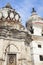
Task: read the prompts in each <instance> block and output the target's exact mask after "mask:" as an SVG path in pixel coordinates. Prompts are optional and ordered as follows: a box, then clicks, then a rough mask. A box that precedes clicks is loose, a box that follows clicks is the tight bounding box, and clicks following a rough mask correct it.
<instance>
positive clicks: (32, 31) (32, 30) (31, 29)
mask: <svg viewBox="0 0 43 65" xmlns="http://www.w3.org/2000/svg"><path fill="white" fill-rule="evenodd" d="M30 32H31V33H32V34H33V33H34V29H33V27H32V26H30Z"/></svg>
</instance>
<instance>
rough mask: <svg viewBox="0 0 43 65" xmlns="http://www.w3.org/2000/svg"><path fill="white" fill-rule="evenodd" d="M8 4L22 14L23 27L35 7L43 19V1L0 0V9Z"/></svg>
mask: <svg viewBox="0 0 43 65" xmlns="http://www.w3.org/2000/svg"><path fill="white" fill-rule="evenodd" d="M8 2H9V3H10V4H11V6H12V7H13V8H14V9H16V11H17V12H18V13H19V14H20V16H21V19H22V24H23V25H25V23H26V21H27V20H28V18H29V16H30V15H31V11H32V8H33V7H34V8H35V10H36V11H37V13H38V15H40V16H41V17H43V0H0V8H1V7H3V6H5V5H6V4H7V3H8Z"/></svg>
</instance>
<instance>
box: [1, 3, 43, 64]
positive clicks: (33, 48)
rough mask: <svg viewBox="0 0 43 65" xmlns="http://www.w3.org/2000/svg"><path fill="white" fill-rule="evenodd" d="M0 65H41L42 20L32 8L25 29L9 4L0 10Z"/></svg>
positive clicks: (42, 49)
mask: <svg viewBox="0 0 43 65" xmlns="http://www.w3.org/2000/svg"><path fill="white" fill-rule="evenodd" d="M0 65H43V18H41V17H40V16H38V15H37V13H36V11H35V10H34V8H33V10H32V15H31V16H30V18H29V20H28V21H27V22H26V27H24V26H23V25H22V24H21V17H20V15H19V13H17V12H16V10H15V9H13V8H12V7H11V5H10V4H9V3H8V4H7V5H6V6H5V7H3V8H1V9H0Z"/></svg>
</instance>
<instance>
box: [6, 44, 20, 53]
mask: <svg viewBox="0 0 43 65" xmlns="http://www.w3.org/2000/svg"><path fill="white" fill-rule="evenodd" d="M17 52H19V49H18V47H17V46H16V45H15V44H8V45H7V47H6V49H5V53H17Z"/></svg>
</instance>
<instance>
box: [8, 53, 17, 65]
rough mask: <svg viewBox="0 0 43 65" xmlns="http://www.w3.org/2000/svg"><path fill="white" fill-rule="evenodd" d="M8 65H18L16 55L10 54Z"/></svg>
mask: <svg viewBox="0 0 43 65" xmlns="http://www.w3.org/2000/svg"><path fill="white" fill-rule="evenodd" d="M7 65H16V54H8V57H7Z"/></svg>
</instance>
